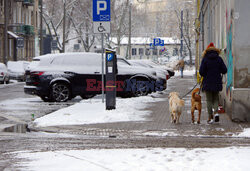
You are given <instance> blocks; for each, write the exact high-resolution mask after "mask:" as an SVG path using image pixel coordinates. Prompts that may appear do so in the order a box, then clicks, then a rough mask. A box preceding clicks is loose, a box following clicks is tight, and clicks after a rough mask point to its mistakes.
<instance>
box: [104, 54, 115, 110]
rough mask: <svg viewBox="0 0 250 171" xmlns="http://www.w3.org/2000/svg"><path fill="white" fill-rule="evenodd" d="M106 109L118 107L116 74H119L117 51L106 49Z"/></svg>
mask: <svg viewBox="0 0 250 171" xmlns="http://www.w3.org/2000/svg"><path fill="white" fill-rule="evenodd" d="M105 59H106V60H105V63H106V82H105V83H106V84H105V91H106V110H112V109H115V108H116V74H117V59H116V52H115V51H112V50H107V49H106V57H105Z"/></svg>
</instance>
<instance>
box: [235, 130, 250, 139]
mask: <svg viewBox="0 0 250 171" xmlns="http://www.w3.org/2000/svg"><path fill="white" fill-rule="evenodd" d="M234 136H235V137H249V138H250V128H244V130H243V131H242V132H241V133H239V134H238V135H234Z"/></svg>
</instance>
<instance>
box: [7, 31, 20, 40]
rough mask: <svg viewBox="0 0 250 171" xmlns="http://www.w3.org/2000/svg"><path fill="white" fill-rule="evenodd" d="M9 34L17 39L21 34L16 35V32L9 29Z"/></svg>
mask: <svg viewBox="0 0 250 171" xmlns="http://www.w3.org/2000/svg"><path fill="white" fill-rule="evenodd" d="M8 34H9V35H11V36H12V37H14V38H15V39H17V38H18V37H19V36H18V35H16V34H15V33H13V32H11V31H8Z"/></svg>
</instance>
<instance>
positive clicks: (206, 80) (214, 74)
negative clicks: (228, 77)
mask: <svg viewBox="0 0 250 171" xmlns="http://www.w3.org/2000/svg"><path fill="white" fill-rule="evenodd" d="M219 54H220V49H218V48H215V46H214V44H213V43H210V44H209V45H208V47H207V49H206V50H205V51H204V52H203V54H202V57H203V59H202V61H201V65H200V69H199V72H200V75H201V76H202V77H203V82H202V91H205V93H206V99H207V110H208V121H207V122H208V123H209V124H211V123H213V117H215V118H214V120H215V122H219V114H218V106H219V92H220V91H222V74H226V73H227V67H226V65H225V63H224V62H223V60H222V58H221V57H220V56H219Z"/></svg>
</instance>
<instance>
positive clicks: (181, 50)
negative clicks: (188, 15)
mask: <svg viewBox="0 0 250 171" xmlns="http://www.w3.org/2000/svg"><path fill="white" fill-rule="evenodd" d="M182 52H183V10H181V49H180V57H181V59H183V56H182V55H183V54H182Z"/></svg>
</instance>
